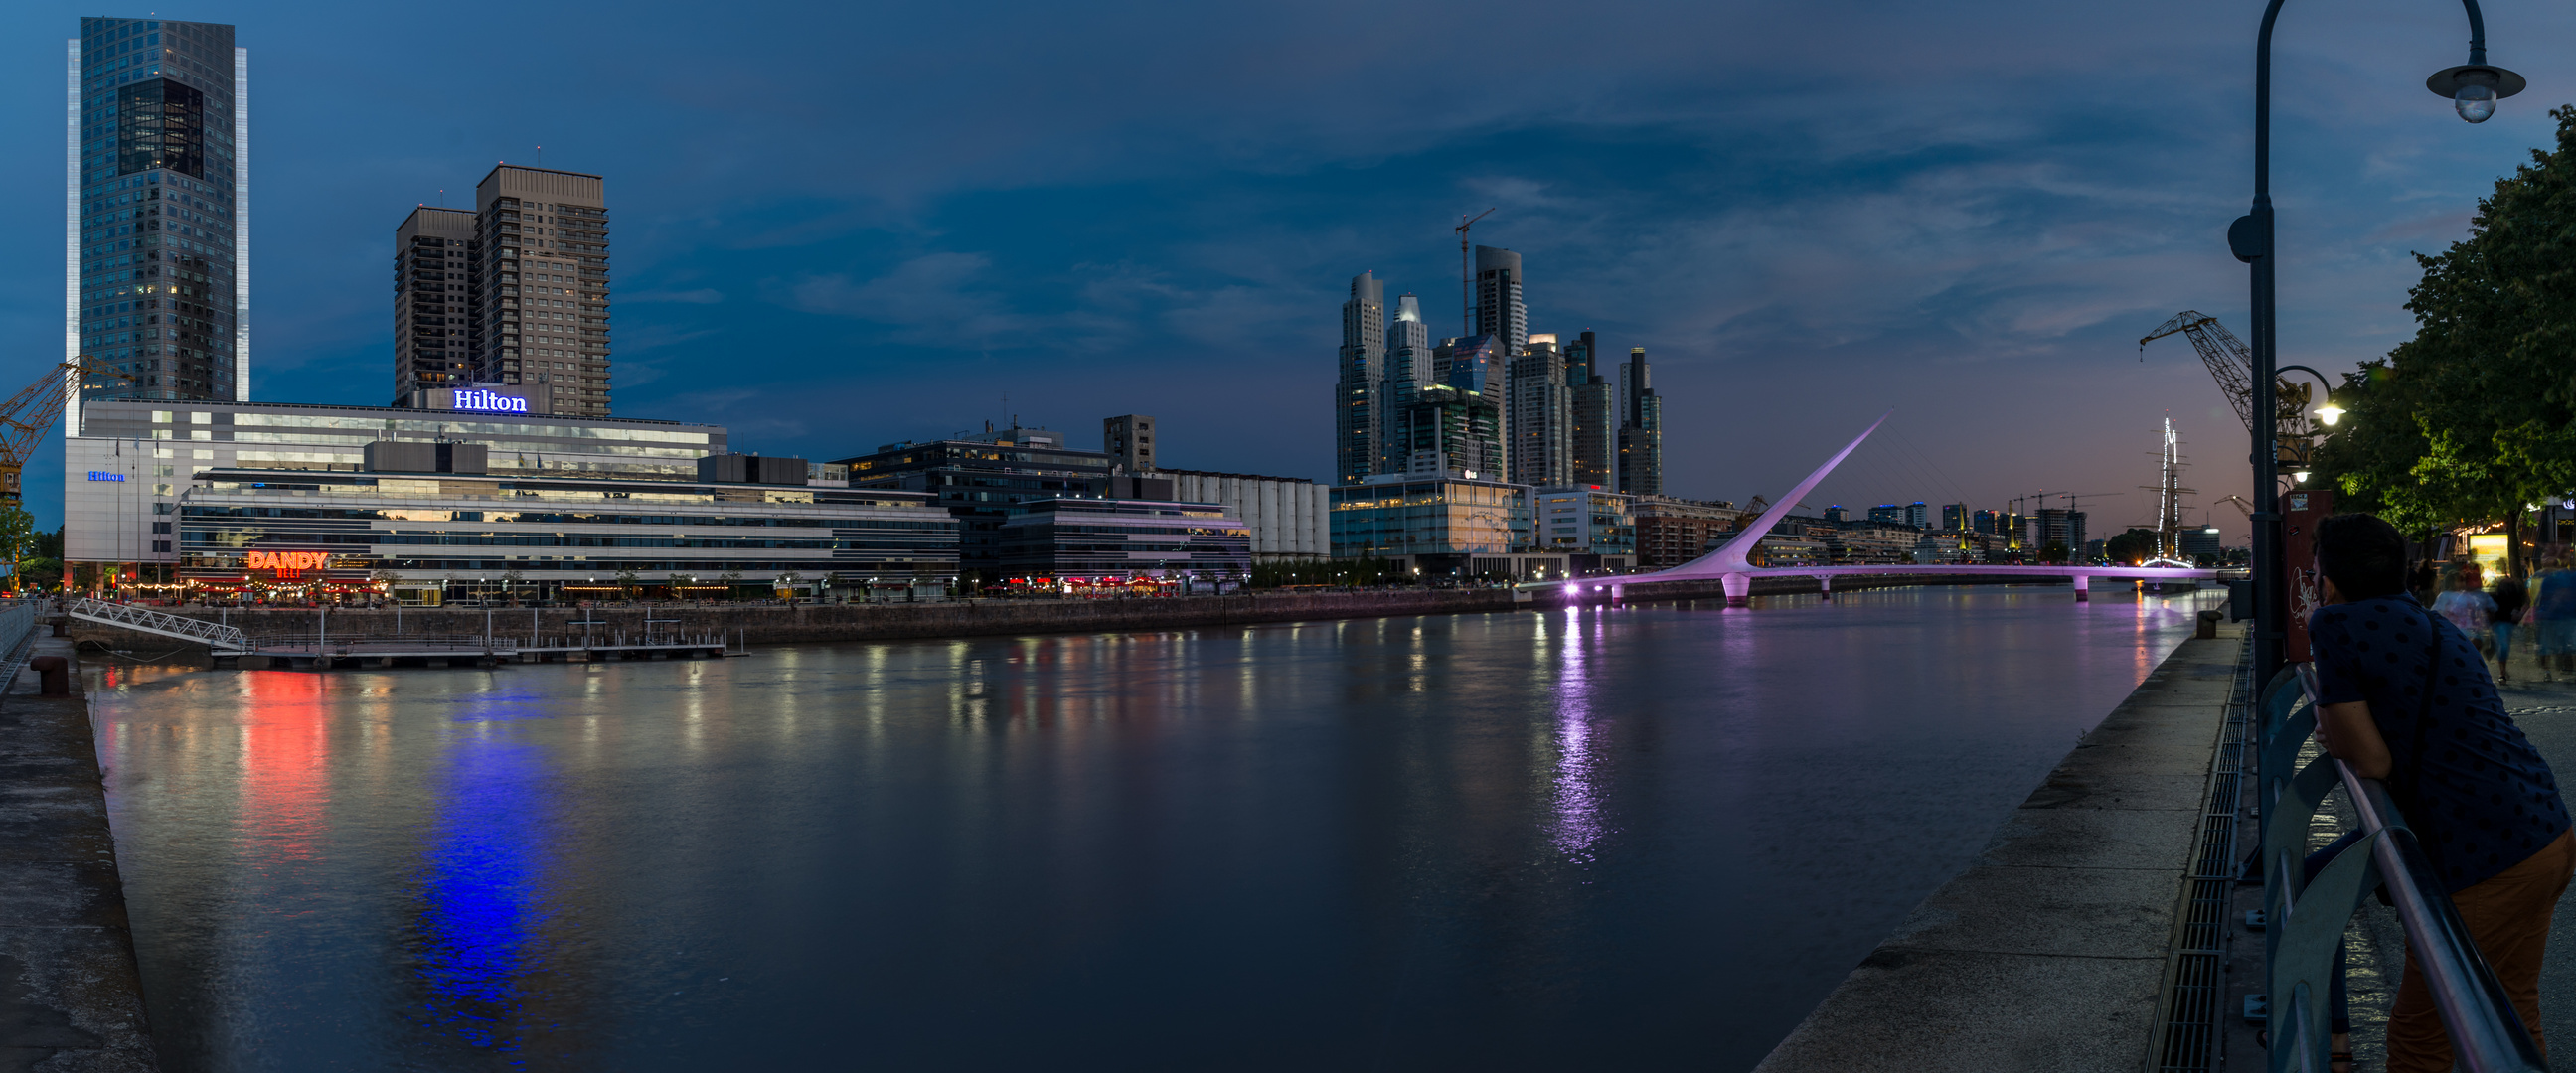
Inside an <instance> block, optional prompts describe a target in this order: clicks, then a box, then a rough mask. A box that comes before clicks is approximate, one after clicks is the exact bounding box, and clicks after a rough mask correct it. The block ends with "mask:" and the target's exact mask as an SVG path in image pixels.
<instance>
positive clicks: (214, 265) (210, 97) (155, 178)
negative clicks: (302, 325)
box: [63, 18, 250, 427]
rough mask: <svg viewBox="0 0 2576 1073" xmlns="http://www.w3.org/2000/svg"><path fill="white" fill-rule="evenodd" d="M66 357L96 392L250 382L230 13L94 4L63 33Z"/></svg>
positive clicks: (244, 72)
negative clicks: (108, 372)
mask: <svg viewBox="0 0 2576 1073" xmlns="http://www.w3.org/2000/svg"><path fill="white" fill-rule="evenodd" d="M67 61H68V63H69V66H70V70H69V77H68V80H67V81H68V87H69V97H70V99H69V100H68V101H66V102H65V103H66V106H67V107H66V112H65V118H64V121H65V124H66V128H67V129H66V131H65V137H64V146H65V149H66V151H67V153H68V155H69V158H70V159H69V160H67V161H66V166H65V169H64V172H65V176H66V180H67V181H66V185H65V189H64V212H65V214H66V227H65V229H64V232H65V236H64V237H65V249H64V266H63V267H64V284H65V285H64V296H63V297H64V332H63V334H64V339H63V353H64V358H65V359H66V360H69V359H71V358H73V357H75V356H78V355H81V354H88V355H91V356H92V357H95V358H97V359H98V360H100V361H102V362H105V363H107V364H108V365H111V366H113V367H115V368H116V369H117V370H118V371H119V372H122V373H124V374H126V375H127V376H130V377H132V379H131V380H122V379H112V380H109V381H107V383H106V385H105V386H104V387H95V386H94V387H90V388H86V389H84V388H81V387H79V386H78V385H77V384H66V385H65V388H64V390H65V391H66V393H67V398H66V401H65V413H66V416H67V419H68V420H69V421H70V422H71V424H70V425H69V426H67V427H78V422H79V410H80V406H81V404H82V402H83V399H84V397H86V398H100V399H126V398H131V399H155V400H162V401H210V400H221V401H228V402H229V401H235V400H240V399H247V398H249V397H250V319H249V315H250V260H249V251H250V157H249V151H250V94H249V80H250V52H249V50H247V49H244V48H241V47H239V46H237V45H235V44H234V39H233V28H232V27H231V26H228V25H224V24H221V23H208V22H181V21H177V20H171V19H159V18H142V19H130V18H84V19H82V20H81V21H80V36H79V37H76V38H73V39H71V40H70V41H69V43H68V56H67Z"/></svg>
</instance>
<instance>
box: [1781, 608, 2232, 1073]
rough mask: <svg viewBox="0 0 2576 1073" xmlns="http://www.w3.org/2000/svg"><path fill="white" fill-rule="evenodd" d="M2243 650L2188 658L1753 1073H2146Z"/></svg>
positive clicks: (2172, 665) (2196, 646)
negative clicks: (2042, 1072)
mask: <svg viewBox="0 0 2576 1073" xmlns="http://www.w3.org/2000/svg"><path fill="white" fill-rule="evenodd" d="M2239 649H2240V641H2239V639H2238V636H2237V633H2236V631H2234V630H2224V631H2222V633H2221V635H2220V637H2219V638H2218V639H2216V640H2207V641H2201V640H2193V641H2185V642H2183V643H2182V645H2181V646H2180V647H2179V648H2177V649H2176V650H2175V651H2174V652H2173V654H2172V655H2170V656H2168V657H2167V658H2166V659H2165V661H2164V662H2163V663H2162V664H2161V665H2159V666H2158V667H2157V668H2156V670H2155V671H2154V672H2153V673H2151V674H2149V675H2148V676H2147V679H2146V681H2145V682H2144V683H2142V684H2140V685H2139V686H2138V688H2137V691H2136V692H2134V693H2132V694H2130V696H2129V698H2128V699H2127V700H2126V701H2124V702H2122V703H2121V704H2120V706H2119V707H2117V708H2115V709H2113V710H2112V712H2111V714H2110V715H2109V716H2107V717H2105V718H2104V719H2103V720H2102V723H2101V725H2099V726H2097V727H2095V728H2094V729H2093V730H2091V731H2090V732H2088V733H2087V734H2086V735H2085V736H2084V739H2083V741H2082V743H2081V744H2078V745H2077V746H2076V747H2075V750H2074V751H2073V752H2070V753H2068V754H2067V755H2066V758H2065V760H2063V761H2061V762H2060V763H2059V764H2058V765H2057V768H2056V770H2054V771H2051V772H2049V774H2048V778H2047V779H2046V780H2044V781H2043V782H2041V783H2040V785H2039V787H2038V788H2037V789H2035V790H2033V791H2032V792H2031V794H2030V797H2029V798H2028V799H2027V800H2025V801H2023V802H2022V804H2021V806H2020V807H2019V808H2016V809H2014V810H2013V814H2012V815H2011V816H2010V817H2009V818H2007V819H2006V820H2005V821H2004V823H2003V826H2002V828H2001V829H1999V830H1998V831H1996V833H1995V836H1994V839H1993V841H1991V842H1990V843H1988V844H1987V846H1986V847H1985V849H1984V850H1983V851H1982V852H1981V853H1979V854H1978V856H1977V858H1976V859H1975V860H1974V861H1972V862H1971V863H1970V864H1969V865H1968V868H1967V870H1966V871H1964V872H1962V873H1960V875H1959V876H1958V877H1957V878H1955V879H1952V880H1951V881H1950V882H1949V883H1947V884H1944V885H1943V886H1942V887H1941V888H1940V889H1939V890H1936V891H1934V892H1933V893H1932V894H1931V896H1929V897H1927V898H1925V899H1923V902H1922V904H1920V905H1917V906H1916V907H1915V908H1914V911H1913V912H1912V913H1911V914H1909V915H1908V916H1907V917H1906V918H1905V920H1904V922H1903V923H1901V924H1899V925H1898V926H1897V928H1896V930H1895V931H1894V932H1893V933H1892V934H1890V935H1889V936H1888V937H1887V939H1886V940H1885V941H1884V942H1881V943H1880V944H1879V946H1878V948H1877V949H1876V950H1873V951H1871V952H1870V954H1869V956H1868V957H1866V958H1863V959H1862V960H1861V963H1860V965H1859V966H1858V967H1857V968H1854V969H1853V970H1852V971H1851V974H1850V975H1848V976H1846V977H1844V979H1843V982H1842V984H1841V985H1840V986H1838V987H1836V988H1835V989H1834V991H1833V993H1832V994H1830V995H1828V996H1826V998H1825V1000H1824V1002H1823V1003H1821V1004H1820V1005H1818V1006H1817V1007H1816V1009H1815V1011H1814V1012H1812V1013H1810V1014H1808V1015H1807V1019H1806V1021H1805V1022H1803V1023H1801V1024H1800V1025H1799V1026H1798V1027H1797V1028H1796V1029H1795V1030H1794V1031H1792V1032H1790V1034H1789V1036H1788V1038H1787V1039H1785V1040H1782V1041H1781V1043H1780V1045H1779V1046H1778V1047H1777V1048H1776V1049H1774V1050H1773V1051H1772V1052H1771V1054H1770V1056H1769V1057H1767V1058H1765V1059H1764V1060H1763V1062H1762V1064H1761V1065H1760V1066H1758V1067H1756V1069H1755V1073H1826V1071H1832V1073H1875V1071H1881V1070H1884V1071H1888V1073H1896V1071H1900V1070H1901V1071H1904V1073H1925V1071H1933V1073H1946V1071H1958V1073H1971V1071H1974V1073H1998V1071H2012V1070H2033V1071H2038V1070H2046V1071H2050V1073H2137V1071H2139V1070H2141V1069H2152V1068H2154V1063H2153V1062H2152V1061H2151V1060H2150V1059H2151V1057H2152V1056H2151V1054H2150V1050H2151V1048H2152V1047H2153V1045H2154V1040H2155V1036H2156V1032H2157V1029H2158V1027H2159V1026H2158V1024H2157V1019H2158V1009H2159V1003H2160V1001H2161V999H2162V997H2163V995H2162V991H2163V987H2164V978H2165V967H2166V964H2167V962H2168V955H2169V954H2170V952H2171V950H2172V944H2173V941H2174V936H2175V934H2176V921H2177V917H2178V916H2179V914H2180V913H2181V911H2182V908H2183V897H2184V892H2185V890H2186V884H2185V877H2186V876H2187V875H2189V873H2190V870H2191V867H2192V858H2193V854H2194V850H2195V848H2196V846H2197V835H2198V833H2199V830H2200V826H2201V818H2202V816H2203V815H2204V812H2205V810H2206V807H2207V802H2208V799H2209V798H2208V795H2209V785H2210V782H2209V780H2210V774H2211V769H2212V766H2213V761H2214V760H2215V757H2216V753H2217V750H2218V746H2219V744H2220V740H2221V736H2222V735H2223V734H2224V732H2225V729H2226V715H2227V699H2228V692H2229V689H2230V687H2231V686H2232V684H2233V681H2234V675H2235V668H2236V658H2237V654H2238V652H2239Z"/></svg>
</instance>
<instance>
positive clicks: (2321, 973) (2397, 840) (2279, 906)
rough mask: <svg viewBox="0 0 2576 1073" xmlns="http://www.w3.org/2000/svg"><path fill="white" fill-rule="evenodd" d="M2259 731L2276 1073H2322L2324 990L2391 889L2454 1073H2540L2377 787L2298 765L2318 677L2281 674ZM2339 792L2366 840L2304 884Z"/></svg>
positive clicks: (2337, 768)
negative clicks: (2355, 934) (2318, 825)
mask: <svg viewBox="0 0 2576 1073" xmlns="http://www.w3.org/2000/svg"><path fill="white" fill-rule="evenodd" d="M2257 715H2258V716H2259V717H2260V718H2261V720H2262V733H2261V737H2260V739H2259V742H2260V751H2259V753H2258V756H2259V757H2260V759H2259V761H2258V763H2259V764H2260V765H2261V766H2260V768H2259V769H2258V770H2259V772H2260V774H2261V778H2262V782H2261V783H2260V784H2259V785H2260V786H2261V792H2260V793H2259V794H2258V795H2257V797H2256V800H2258V801H2260V802H2262V809H2263V811H2262V821H2263V849H2262V856H2261V865H2262V869H2263V917H2264V921H2265V923H2266V925H2267V926H2266V927H2265V928H2264V933H2263V953H2264V960H2263V965H2264V987H2265V991H2266V994H2265V996H2264V999H2265V1001H2264V1008H2265V1011H2266V1014H2265V1019H2266V1021H2268V1023H2269V1031H2270V1034H2271V1046H2270V1050H2269V1053H2268V1054H2267V1055H2266V1059H2265V1063H2264V1068H2265V1069H2266V1070H2268V1071H2270V1073H2311V1071H2313V1073H2326V1071H2327V1069H2328V1065H2327V1055H2328V1052H2329V1050H2331V1048H2330V1047H2329V1046H2328V1043H2329V1036H2328V1035H2327V1032H2326V1029H2327V1026H2328V1022H2329V1019H2330V1017H2331V1014H2332V1011H2331V1010H2329V1009H2327V985H2328V982H2329V981H2330V980H2331V979H2332V978H2333V975H2334V965H2335V959H2337V958H2339V957H2341V956H2343V942H2344V928H2345V925H2346V924H2348V923H2349V922H2350V921H2351V920H2352V915H2353V913H2354V912H2355V911H2356V910H2358V909H2360V908H2361V902H2362V899H2364V898H2368V897H2370V896H2371V894H2372V891H2374V890H2376V889H2378V888H2379V887H2381V886H2382V885H2385V886H2386V888H2387V891H2388V900H2389V902H2390V903H2392V904H2393V905H2394V906H2395V908H2396V910H2397V917H2398V920H2399V921H2400V922H2402V923H2403V924H2404V925H2405V927H2406V956H2407V958H2408V959H2409V960H2411V961H2414V962H2416V963H2418V964H2420V965H2421V966H2422V967H2423V972H2424V983H2425V985H2426V989H2427V990H2429V991H2431V992H2432V993H2433V1003H2434V1006H2435V1007H2436V1008H2437V1009H2438V1011H2439V1012H2440V1014H2441V1018H2442V1027H2443V1028H2444V1029H2445V1030H2447V1031H2448V1032H2449V1033H2450V1037H2451V1047H2452V1052H2453V1053H2454V1054H2455V1055H2456V1056H2457V1058H2458V1061H2459V1068H2461V1069H2463V1070H2466V1071H2468V1073H2541V1071H2543V1070H2546V1069H2547V1068H2548V1066H2547V1065H2546V1064H2545V1063H2544V1062H2542V1060H2541V1057H2540V1048H2539V1047H2537V1046H2535V1045H2534V1044H2533V1043H2532V1040H2531V1034H2530V1033H2529V1032H2528V1031H2526V1030H2525V1029H2524V1027H2523V1024H2522V1016H2521V1015H2520V1014H2518V1013H2516V1012H2515V1011H2514V1008H2513V1001H2512V1000H2511V999H2510V998H2509V997H2508V996H2507V995H2506V994H2505V991H2504V986H2503V985H2502V984H2500V983H2498V982H2497V981H2496V976H2495V970H2494V969H2492V968H2490V967H2488V965H2487V961H2486V957H2485V956H2484V955H2482V954H2480V953H2479V952H2478V947H2477V943H2476V942H2475V941H2474V940H2473V939H2472V938H2471V937H2470V934H2469V929H2468V925H2466V924H2464V923H2462V922H2461V920H2460V913H2459V910H2458V909H2457V908H2455V907H2453V906H2452V904H2451V896H2450V895H2449V894H2447V893H2445V892H2444V891H2443V889H2442V882H2441V880H2440V878H2439V874H2438V873H2436V872H2435V871H2434V870H2433V865H2432V862H2431V860H2430V859H2429V858H2427V857H2426V856H2425V855H2424V849H2423V847H2422V846H2421V845H2419V844H2418V843H2417V842H2416V840H2415V832H2414V831H2413V830H2412V829H2410V828H2408V827H2407V826H2406V818H2405V816H2403V815H2401V814H2400V813H2399V812H2398V809H2397V804H2396V802H2395V801H2394V800H2392V799H2391V798H2390V797H2389V794H2388V788H2387V787H2386V786H2385V785H2382V784H2381V783H2380V781H2379V780H2377V779H2365V778H2362V777H2360V776H2358V775H2355V774H2353V772H2352V769H2351V768H2350V767H2348V766H2346V765H2345V764H2344V762H2343V761H2341V760H2337V759H2335V758H2334V757H2332V756H2328V755H2324V754H2322V753H2321V754H2319V755H2318V756H2316V757H2315V758H2314V759H2311V760H2309V761H2308V763H2307V765H2306V766H2304V767H2302V766H2300V765H2299V763H2298V760H2299V754H2300V751H2301V749H2302V747H2303V746H2305V745H2306V743H2307V741H2308V738H2309V735H2311V734H2312V733H2314V732H2315V730H2316V726H2317V709H2316V672H2315V670H2314V669H2313V668H2312V667H2310V666H2309V665H2307V664H2298V665H2297V666H2296V668H2295V670H2291V669H2284V670H2283V671H2282V672H2281V673H2280V674H2279V675H2278V676H2276V677H2274V678H2273V679H2272V682H2271V684H2270V685H2269V686H2267V687H2266V688H2265V689H2264V691H2263V695H2262V698H2261V700H2260V703H2259V706H2258V708H2257ZM2338 785H2340V786H2342V787H2343V788H2344V792H2345V793H2346V794H2347V795H2348V796H2349V797H2350V799H2351V803H2352V807H2353V811H2354V812H2355V813H2358V814H2359V818H2360V821H2361V835H2362V837H2361V838H2359V839H2358V840H2356V841H2354V842H2353V843H2352V844H2351V845H2350V846H2348V847H2346V848H2345V849H2343V850H2342V851H2341V852H2339V853H2337V854H2336V855H2335V857H2334V859H2333V861H2332V862H2330V863H2328V864H2327V865H2326V866H2325V867H2324V868H2323V869H2320V870H2319V871H2318V872H2317V876H2316V878H2315V879H2308V878H2306V876H2307V871H2306V869H2305V867H2304V864H2305V861H2306V859H2307V855H2308V823H2309V819H2310V818H2311V817H2313V816H2314V815H2316V811H2317V808H2318V806H2319V805H2320V804H2322V803H2323V802H2324V801H2325V799H2326V795H2327V794H2328V793H2330V792H2332V791H2333V790H2334V788H2335V787H2336V786H2338Z"/></svg>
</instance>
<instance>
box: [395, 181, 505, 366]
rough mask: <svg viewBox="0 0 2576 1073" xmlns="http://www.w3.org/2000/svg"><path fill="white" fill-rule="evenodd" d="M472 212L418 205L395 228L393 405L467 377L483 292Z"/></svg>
mask: <svg viewBox="0 0 2576 1073" xmlns="http://www.w3.org/2000/svg"><path fill="white" fill-rule="evenodd" d="M481 252H482V242H481V240H479V239H477V238H475V237H474V214H473V213H470V212H467V211H465V210H463V209H437V208H431V207H429V206H427V205H423V206H421V207H419V208H417V209H413V210H412V211H411V215H409V216H406V217H404V218H403V222H402V226H400V227H397V228H395V229H394V403H393V404H394V405H396V406H413V405H420V404H421V403H420V402H419V401H418V400H417V399H416V398H415V396H416V395H417V394H418V393H420V392H424V391H429V390H432V389H435V388H453V387H463V386H467V385H469V384H471V383H472V382H473V372H474V354H475V352H476V351H478V350H480V349H481V347H480V346H479V345H478V344H479V343H480V342H481V337H480V335H479V334H478V333H479V332H480V330H481V327H480V325H481V321H482V318H481V317H480V316H479V314H480V313H481V312H482V308H483V295H482V293H481V292H480V291H478V290H477V289H476V288H475V285H474V267H475V265H474V262H475V260H476V259H477V257H478V256H479V255H480V254H481Z"/></svg>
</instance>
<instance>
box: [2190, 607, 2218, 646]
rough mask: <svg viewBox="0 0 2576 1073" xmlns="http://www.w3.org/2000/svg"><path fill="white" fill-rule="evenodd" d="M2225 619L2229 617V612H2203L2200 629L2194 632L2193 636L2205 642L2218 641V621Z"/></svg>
mask: <svg viewBox="0 0 2576 1073" xmlns="http://www.w3.org/2000/svg"><path fill="white" fill-rule="evenodd" d="M2225 617H2227V612H2224V611H2218V610H2210V611H2203V612H2201V613H2200V625H2199V627H2198V628H2196V629H2194V630H2192V632H2191V635H2192V636H2193V637H2195V638H2197V639H2199V640H2203V641H2214V640H2217V639H2218V620H2219V619H2222V618H2225Z"/></svg>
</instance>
